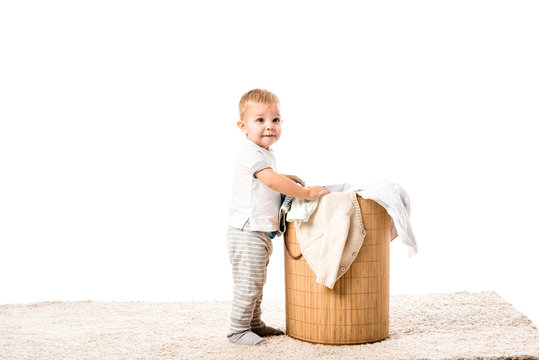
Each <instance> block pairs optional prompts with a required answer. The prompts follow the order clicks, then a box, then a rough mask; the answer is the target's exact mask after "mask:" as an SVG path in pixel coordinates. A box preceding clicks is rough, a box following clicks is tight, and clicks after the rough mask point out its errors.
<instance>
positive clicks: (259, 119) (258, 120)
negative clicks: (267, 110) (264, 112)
mask: <svg viewBox="0 0 539 360" xmlns="http://www.w3.org/2000/svg"><path fill="white" fill-rule="evenodd" d="M261 121H262V122H264V119H262V118H258V119H256V122H261Z"/></svg>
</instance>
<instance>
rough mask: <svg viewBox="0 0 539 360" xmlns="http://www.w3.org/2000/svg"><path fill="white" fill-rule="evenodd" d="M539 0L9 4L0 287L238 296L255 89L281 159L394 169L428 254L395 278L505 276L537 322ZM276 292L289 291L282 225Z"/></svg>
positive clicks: (2, 99) (5, 13) (271, 294)
mask: <svg viewBox="0 0 539 360" xmlns="http://www.w3.org/2000/svg"><path fill="white" fill-rule="evenodd" d="M538 18H539V5H538V4H537V2H533V1H469V0H468V1H452V2H436V1H407V2H385V1H376V2H370V3H368V4H363V3H361V4H358V3H356V2H353V1H350V2H346V1H342V2H341V1H337V2H333V3H331V5H329V3H328V2H321V1H296V2H287V1H283V2H276V1H272V2H253V1H226V2H218V1H213V2H204V1H200V2H196V3H195V2H175V1H137V2H131V1H92V2H73V1H63V2H62V1H50V2H37V1H35V2H27V1H7V2H2V3H1V5H0V52H1V56H0V65H1V66H0V121H1V125H0V126H1V127H0V172H1V174H0V246H1V248H0V249H1V251H0V289H1V290H0V303H4V304H5V303H19V302H37V301H45V300H50V301H52V300H60V301H70V300H86V299H91V300H96V301H98V300H114V301H124V300H146V301H181V300H188V299H208V300H211V299H231V296H232V289H231V287H232V281H231V274H230V268H229V264H228V258H227V249H226V235H225V233H226V226H227V215H228V205H229V201H230V187H231V183H232V176H233V167H234V161H235V157H236V152H237V150H238V147H239V144H240V142H241V139H242V135H241V133H240V131H239V130H238V129H237V128H236V126H235V122H236V120H237V118H238V114H237V103H238V101H239V98H240V97H241V95H242V94H243V93H244V92H246V91H247V90H249V89H251V88H255V87H261V88H266V89H268V90H270V91H273V92H275V93H276V94H277V95H278V96H279V97H280V99H281V102H282V108H281V114H282V116H283V120H284V123H283V134H282V137H281V139H280V141H279V142H278V143H277V144H275V145H274V150H275V153H276V156H277V164H278V170H279V171H280V172H282V173H290V174H296V175H298V176H300V177H301V178H303V179H304V180H306V182H307V184H308V185H324V184H332V183H340V182H351V183H356V184H363V183H369V182H375V181H382V180H390V181H394V182H397V183H399V184H400V185H401V186H403V187H404V188H405V189H406V190H407V191H408V194H409V195H410V198H411V201H412V214H411V215H412V216H411V220H412V225H413V227H414V231H415V234H416V237H417V240H418V244H419V253H418V254H417V255H416V256H414V257H412V258H408V256H407V248H406V247H405V246H404V245H403V244H402V243H400V242H399V240H398V239H397V240H395V241H394V242H393V244H392V246H391V276H390V277H391V293H392V294H398V293H435V292H453V291H479V290H495V291H497V292H498V293H499V294H500V295H501V296H503V297H504V298H505V299H506V300H508V301H510V302H511V303H512V304H514V305H515V307H516V308H517V309H518V310H520V311H522V312H524V313H525V314H526V315H528V316H529V317H530V318H532V319H533V320H534V322H535V324H539V309H538V306H537V304H538V303H539V291H538V286H537V277H538V275H539V265H538V262H537V260H536V256H537V252H538V250H539V245H538V243H539V235H538V233H537V229H536V224H537V219H538V215H539V212H538V210H537V204H538V201H539V190H538V187H537V184H538V182H539V175H538V172H537V170H536V169H537V154H538V153H539V145H538V144H537V134H538V131H537V128H536V127H535V126H534V123H535V122H537V120H538V119H539V106H538V105H539V104H538V99H539V88H538V84H539V70H538V69H539V67H538V66H537V64H539V48H538V46H537V44H539V22H537V19H538ZM264 296H265V298H284V275H283V247H282V239H281V238H278V239H276V240H275V241H274V254H273V256H272V259H271V262H270V266H269V275H268V282H267V284H266V287H265V292H264Z"/></svg>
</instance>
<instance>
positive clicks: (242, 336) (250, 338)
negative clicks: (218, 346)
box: [228, 330, 266, 345]
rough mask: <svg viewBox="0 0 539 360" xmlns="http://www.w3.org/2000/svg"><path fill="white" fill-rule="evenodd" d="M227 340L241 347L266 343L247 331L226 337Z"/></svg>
mask: <svg viewBox="0 0 539 360" xmlns="http://www.w3.org/2000/svg"><path fill="white" fill-rule="evenodd" d="M228 340H230V341H232V342H233V343H236V344H242V345H258V344H262V343H265V342H266V340H264V339H262V338H261V337H260V336H258V335H257V334H255V333H254V332H252V331H249V330H247V331H244V332H242V333H239V334H232V335H228Z"/></svg>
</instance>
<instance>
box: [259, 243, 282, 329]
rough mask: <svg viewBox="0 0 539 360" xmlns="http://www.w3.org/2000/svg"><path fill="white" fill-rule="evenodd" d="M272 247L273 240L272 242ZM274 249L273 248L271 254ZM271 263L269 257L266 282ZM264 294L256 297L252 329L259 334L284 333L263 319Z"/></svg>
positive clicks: (265, 272)
mask: <svg viewBox="0 0 539 360" xmlns="http://www.w3.org/2000/svg"><path fill="white" fill-rule="evenodd" d="M270 247H271V242H270ZM272 251H273V249H272V248H271V250H270V254H271V252H272ZM268 264H269V258H268V261H267V262H266V267H265V268H264V283H266V274H267V268H268ZM262 296H263V294H262V293H260V297H258V298H257V299H256V303H255V309H254V311H253V319H252V320H251V331H252V332H254V333H255V334H257V335H259V336H270V335H283V334H284V332H283V331H282V330H279V329H275V328H272V327H271V326H267V325H266V324H265V323H264V322H263V321H262V319H261V315H262V310H261V309H260V304H261V303H262Z"/></svg>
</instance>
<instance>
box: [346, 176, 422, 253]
mask: <svg viewBox="0 0 539 360" xmlns="http://www.w3.org/2000/svg"><path fill="white" fill-rule="evenodd" d="M345 191H351V192H356V193H357V194H358V195H359V196H361V197H362V198H364V199H371V200H374V201H376V202H377V203H378V204H380V205H381V206H383V207H384V209H386V211H387V213H388V214H389V216H391V240H393V239H395V238H396V237H397V236H398V237H399V239H401V241H402V242H403V243H404V244H406V245H408V246H409V247H408V256H409V257H411V256H413V255H415V254H416V253H417V242H416V240H415V236H414V232H413V230H412V225H411V224H410V211H411V207H410V198H409V197H408V194H407V193H406V191H405V190H404V189H403V188H402V187H401V186H400V185H399V184H396V183H393V182H389V181H382V182H378V183H372V184H368V185H365V186H359V185H351V186H350V188H349V189H347V190H345Z"/></svg>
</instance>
